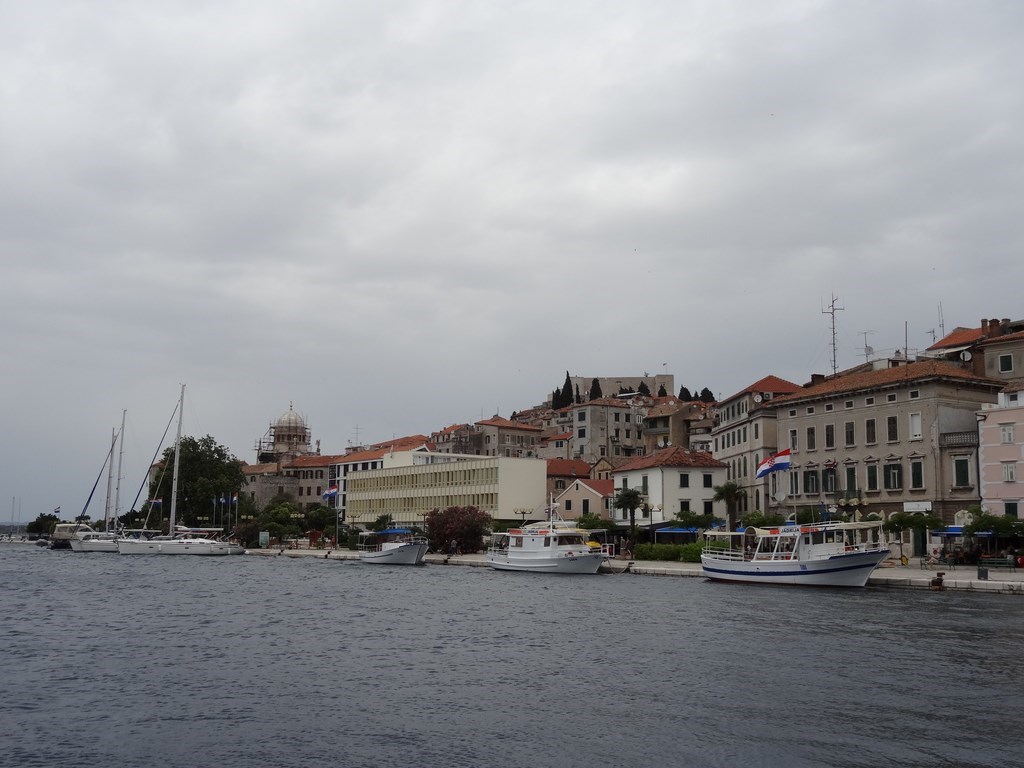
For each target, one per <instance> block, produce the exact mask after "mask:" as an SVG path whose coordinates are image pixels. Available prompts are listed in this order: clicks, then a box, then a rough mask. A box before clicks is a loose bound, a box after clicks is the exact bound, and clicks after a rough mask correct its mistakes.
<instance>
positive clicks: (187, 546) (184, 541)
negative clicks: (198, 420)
mask: <svg viewBox="0 0 1024 768" xmlns="http://www.w3.org/2000/svg"><path fill="white" fill-rule="evenodd" d="M184 409H185V385H184V384H182V385H181V397H180V398H179V400H178V433H177V436H176V437H175V438H174V473H173V475H172V477H171V512H170V524H169V528H168V530H169V531H170V534H169V535H167V536H154V537H153V538H150V539H147V538H143V537H139V538H119V539H118V540H117V551H118V552H120V553H121V554H122V555H244V554H245V548H244V547H242V546H241V545H240V544H233V543H231V542H229V541H224V540H223V539H221V538H220V534H221V529H220V528H189V527H186V526H181V525H176V524H175V513H176V511H177V504H178V468H179V466H180V463H181V456H180V448H181V418H182V412H183V411H184Z"/></svg>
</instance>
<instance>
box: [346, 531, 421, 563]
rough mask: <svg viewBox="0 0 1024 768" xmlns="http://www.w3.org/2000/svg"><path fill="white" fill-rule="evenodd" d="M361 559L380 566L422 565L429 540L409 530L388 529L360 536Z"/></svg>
mask: <svg viewBox="0 0 1024 768" xmlns="http://www.w3.org/2000/svg"><path fill="white" fill-rule="evenodd" d="M359 536H360V538H361V540H360V542H359V559H360V560H362V561H363V562H364V563H374V564H378V565H420V564H421V563H422V562H423V556H424V555H425V554H427V546H428V543H427V539H426V538H425V537H423V536H416V535H415V534H414V532H413V531H412V530H411V529H409V528H387V529H385V530H383V531H363V532H361V533H360V534H359Z"/></svg>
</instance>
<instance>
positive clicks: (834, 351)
mask: <svg viewBox="0 0 1024 768" xmlns="http://www.w3.org/2000/svg"><path fill="white" fill-rule="evenodd" d="M838 301H839V298H838V297H837V296H836V295H835V294H834V293H833V294H832V301H831V302H829V305H828V309H825V308H824V307H822V309H821V314H823V315H831V316H832V375H833V376H835V375H836V371H837V370H838V369H839V364H838V362H837V359H838V352H837V345H836V312H842V311H843V309H845V307H839V306H836V304H837V302H838Z"/></svg>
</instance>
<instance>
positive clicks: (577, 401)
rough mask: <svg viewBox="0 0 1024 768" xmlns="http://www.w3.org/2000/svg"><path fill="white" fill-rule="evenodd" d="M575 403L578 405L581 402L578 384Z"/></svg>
mask: <svg viewBox="0 0 1024 768" xmlns="http://www.w3.org/2000/svg"><path fill="white" fill-rule="evenodd" d="M574 401H575V403H576V405H580V404H581V403H582V402H583V397H582V395H580V385H579V384H577V385H576V397H575V399H574Z"/></svg>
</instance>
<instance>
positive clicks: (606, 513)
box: [555, 478, 615, 521]
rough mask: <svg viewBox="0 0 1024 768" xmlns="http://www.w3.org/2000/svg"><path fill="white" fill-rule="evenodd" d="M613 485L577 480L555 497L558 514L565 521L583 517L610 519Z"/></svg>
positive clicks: (607, 482) (609, 481)
mask: <svg viewBox="0 0 1024 768" xmlns="http://www.w3.org/2000/svg"><path fill="white" fill-rule="evenodd" d="M614 497H615V484H614V483H613V482H612V481H611V480H591V479H590V478H579V479H577V480H573V481H572V482H571V483H569V485H568V486H566V488H565V490H563V491H562V492H561V493H559V494H558V495H556V496H555V503H556V504H558V510H559V514H560V515H561V516H562V517H563V518H564V519H565V520H579V519H580V517H582V516H583V515H594V516H595V517H601V518H604V519H606V520H609V521H610V520H611V519H612V499H613V498H614Z"/></svg>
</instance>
